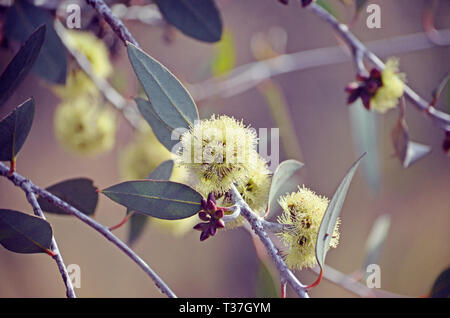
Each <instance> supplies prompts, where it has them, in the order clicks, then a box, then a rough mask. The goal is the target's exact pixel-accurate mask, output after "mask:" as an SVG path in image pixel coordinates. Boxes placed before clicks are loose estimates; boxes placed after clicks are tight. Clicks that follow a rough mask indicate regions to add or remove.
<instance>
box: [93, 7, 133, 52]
mask: <svg viewBox="0 0 450 318" xmlns="http://www.w3.org/2000/svg"><path fill="white" fill-rule="evenodd" d="M86 2H87V4H89V5H90V6H92V7H93V8H94V9H95V10H97V12H98V13H99V14H100V15H101V16H102V17H103V19H105V21H106V22H107V23H108V24H109V25H110V27H111V29H113V30H114V32H115V33H116V34H117V35H118V36H119V38H120V39H121V40H122V42H123V44H124V45H126V44H127V41H128V42H130V43H132V44H134V46H136V47H138V48H140V46H139V43H138V42H137V41H136V40H135V38H134V37H133V35H131V33H130V31H128V29H127V27H126V26H125V25H124V24H123V22H122V21H121V20H120V19H118V18H116V17H115V16H114V14H113V13H112V11H111V9H110V8H109V7H108V5H107V4H106V3H105V2H104V1H103V0H86Z"/></svg>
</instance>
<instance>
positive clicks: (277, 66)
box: [188, 30, 450, 101]
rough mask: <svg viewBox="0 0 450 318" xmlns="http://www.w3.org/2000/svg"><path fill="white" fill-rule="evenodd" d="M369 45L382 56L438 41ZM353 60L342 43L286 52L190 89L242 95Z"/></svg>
mask: <svg viewBox="0 0 450 318" xmlns="http://www.w3.org/2000/svg"><path fill="white" fill-rule="evenodd" d="M440 33H441V35H442V36H443V37H445V38H448V39H449V40H450V30H443V31H441V32H440ZM366 46H367V47H368V48H369V49H370V50H372V51H374V52H377V54H379V55H381V56H389V55H392V54H399V53H405V52H414V51H418V50H423V49H428V48H431V47H434V44H433V43H430V41H429V40H428V38H427V37H426V35H425V33H423V32H421V33H414V34H408V35H403V36H399V37H395V38H392V39H383V40H377V41H372V42H368V43H367V45H366ZM351 59H352V57H351V56H350V55H349V54H348V53H347V52H345V51H343V50H342V46H333V47H325V48H319V49H312V50H305V51H300V52H296V53H290V54H282V55H279V56H277V57H274V58H270V59H266V60H263V61H257V62H252V63H248V64H244V65H241V66H238V67H236V68H234V69H233V70H232V71H230V72H229V73H227V74H224V75H222V76H220V77H217V78H211V79H208V80H206V81H203V82H200V83H195V84H190V85H188V88H189V91H190V92H191V94H192V96H194V98H195V100H196V101H201V100H205V99H209V98H213V97H216V96H218V97H231V96H235V95H238V94H241V93H243V92H245V91H247V90H249V89H251V88H253V87H255V86H257V85H258V84H260V83H261V82H262V81H264V80H266V79H268V78H271V77H274V76H276V75H281V74H285V73H290V72H295V71H300V70H305V69H309V68H312V67H319V66H327V65H333V64H337V63H343V62H348V61H351Z"/></svg>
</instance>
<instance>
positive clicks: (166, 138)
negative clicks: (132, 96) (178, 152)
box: [136, 98, 180, 151]
mask: <svg viewBox="0 0 450 318" xmlns="http://www.w3.org/2000/svg"><path fill="white" fill-rule="evenodd" d="M136 104H137V106H138V109H139V111H140V112H141V115H142V117H144V119H145V120H146V121H147V123H148V124H149V125H150V127H152V130H153V133H154V134H155V136H156V138H157V139H158V140H159V142H160V143H161V144H163V145H164V146H165V147H166V148H167V149H168V150H169V151H172V149H173V147H174V146H175V145H176V144H177V143H178V142H179V141H180V140H179V139H178V140H172V138H171V137H172V131H173V128H171V127H169V126H167V125H166V124H165V123H164V122H163V121H162V120H161V118H159V117H158V115H157V114H156V113H155V110H154V109H153V106H152V104H151V103H150V102H148V101H146V100H144V99H142V98H136Z"/></svg>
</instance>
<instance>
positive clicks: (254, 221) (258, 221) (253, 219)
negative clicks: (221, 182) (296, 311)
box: [230, 186, 309, 298]
mask: <svg viewBox="0 0 450 318" xmlns="http://www.w3.org/2000/svg"><path fill="white" fill-rule="evenodd" d="M230 192H231V194H232V196H233V201H234V203H235V206H236V207H238V208H239V209H240V210H241V215H243V216H244V217H245V218H246V219H247V221H248V222H249V223H250V225H251V226H252V229H253V231H254V232H255V234H256V235H257V236H258V237H259V239H260V240H261V242H262V243H263V244H264V246H265V248H266V249H267V252H268V253H269V255H270V257H271V258H272V260H273V262H274V263H275V266H276V267H277V269H278V272H279V273H280V278H281V281H282V282H286V283H289V284H290V285H291V287H292V288H293V289H294V290H295V292H296V293H297V295H299V296H300V297H302V298H308V297H309V296H308V291H307V290H306V286H305V285H303V284H302V283H301V282H300V281H299V280H298V279H297V277H295V275H294V274H293V273H292V272H291V270H290V269H289V268H288V267H287V266H286V263H285V262H284V261H283V258H282V257H281V256H280V255H279V254H278V250H277V249H276V247H275V245H274V244H273V242H272V240H271V239H270V238H269V236H268V235H267V233H266V231H265V230H264V227H263V224H262V223H263V222H262V221H263V219H262V218H261V217H259V216H258V215H256V214H255V213H254V212H253V211H252V209H251V208H250V207H249V206H248V204H247V203H246V202H245V201H244V199H242V197H241V195H240V193H239V191H238V190H237V189H236V187H235V186H233V187H232V188H231V189H230Z"/></svg>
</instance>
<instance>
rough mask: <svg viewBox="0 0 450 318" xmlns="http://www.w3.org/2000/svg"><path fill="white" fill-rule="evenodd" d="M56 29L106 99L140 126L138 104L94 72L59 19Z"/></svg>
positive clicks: (130, 120) (129, 120) (133, 123)
mask: <svg viewBox="0 0 450 318" xmlns="http://www.w3.org/2000/svg"><path fill="white" fill-rule="evenodd" d="M55 30H56V33H57V34H58V36H59V37H60V38H61V41H62V43H63V44H64V46H65V47H66V49H67V50H68V51H69V52H70V54H71V55H72V56H73V57H74V59H75V61H76V62H77V63H78V65H79V66H80V68H81V69H82V70H83V71H84V72H85V73H86V74H87V75H88V76H89V78H90V79H91V80H92V81H93V82H94V84H95V85H96V86H97V88H98V89H99V91H100V92H101V93H102V94H103V96H104V97H105V98H106V100H107V101H108V102H109V103H111V105H113V106H114V107H115V108H116V109H117V110H119V111H120V112H122V114H123V116H124V118H125V119H126V120H127V121H128V122H129V123H130V124H131V126H132V127H133V128H135V129H139V128H140V118H141V116H140V115H139V112H138V110H137V108H136V105H135V104H134V102H132V101H128V100H126V99H125V98H124V97H123V96H122V95H121V94H120V93H119V92H118V91H116V90H115V89H114V87H112V86H111V85H110V84H109V83H108V81H107V80H106V79H104V78H103V77H99V76H97V75H96V74H95V72H93V70H92V65H91V62H90V61H89V60H88V58H87V57H86V56H85V55H84V54H83V53H82V52H80V51H79V50H76V49H75V48H73V47H72V46H70V45H69V43H68V39H67V30H66V28H65V27H64V26H63V25H62V23H61V22H59V21H58V20H56V21H55Z"/></svg>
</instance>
